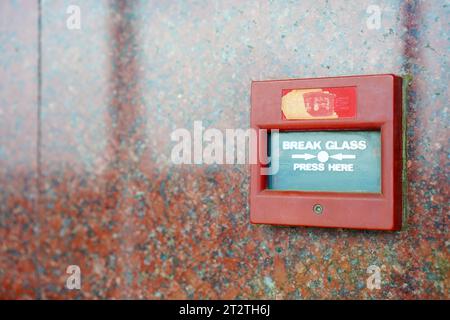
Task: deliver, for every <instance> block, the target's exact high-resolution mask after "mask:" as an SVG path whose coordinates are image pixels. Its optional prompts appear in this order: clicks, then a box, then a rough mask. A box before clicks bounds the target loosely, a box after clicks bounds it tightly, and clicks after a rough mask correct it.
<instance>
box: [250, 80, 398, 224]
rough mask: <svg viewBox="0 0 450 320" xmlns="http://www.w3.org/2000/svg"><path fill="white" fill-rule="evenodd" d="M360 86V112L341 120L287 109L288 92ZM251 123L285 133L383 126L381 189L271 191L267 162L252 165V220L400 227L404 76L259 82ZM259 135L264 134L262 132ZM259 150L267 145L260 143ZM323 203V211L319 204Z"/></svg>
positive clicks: (263, 150) (254, 85)
mask: <svg viewBox="0 0 450 320" xmlns="http://www.w3.org/2000/svg"><path fill="white" fill-rule="evenodd" d="M340 87H355V88H356V113H355V114H354V116H353V117H338V118H335V119H314V118H311V119H302V120H291V119H290V120H288V119H286V118H285V117H284V115H283V112H282V109H281V101H282V96H283V94H284V93H286V92H289V91H290V90H297V89H314V88H340ZM251 90H252V91H251V119H250V122H251V127H252V128H253V129H256V130H258V129H278V130H280V131H292V130H295V131H319V130H379V131H380V132H381V193H376V194H375V193H340V192H309V191H278V190H269V189H267V188H266V186H267V176H264V175H261V174H260V172H261V168H262V167H263V165H262V164H261V163H259V161H258V163H257V164H251V165H250V175H251V180H250V220H251V222H252V223H257V224H272V225H289V226H315V227H329V228H353V229H375V230H398V229H400V228H401V222H402V212H403V201H402V199H403V198H402V170H403V161H402V149H403V141H402V140H403V129H402V128H403V126H402V78H400V77H398V76H395V75H391V74H385V75H367V76H347V77H333V78H316V79H294V80H274V81H254V82H252V89H251ZM257 136H258V138H257V139H259V135H257ZM256 145H257V146H258V154H267V145H264V144H261V145H260V142H259V141H257V143H256ZM316 204H320V205H321V206H322V208H323V212H322V213H321V214H317V213H316V212H314V210H313V207H314V206H315V205H316Z"/></svg>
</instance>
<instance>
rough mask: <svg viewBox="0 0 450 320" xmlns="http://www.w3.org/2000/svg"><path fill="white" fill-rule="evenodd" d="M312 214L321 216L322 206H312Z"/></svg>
mask: <svg viewBox="0 0 450 320" xmlns="http://www.w3.org/2000/svg"><path fill="white" fill-rule="evenodd" d="M313 212H314V213H315V214H322V212H323V207H322V205H320V204H315V205H314V206H313Z"/></svg>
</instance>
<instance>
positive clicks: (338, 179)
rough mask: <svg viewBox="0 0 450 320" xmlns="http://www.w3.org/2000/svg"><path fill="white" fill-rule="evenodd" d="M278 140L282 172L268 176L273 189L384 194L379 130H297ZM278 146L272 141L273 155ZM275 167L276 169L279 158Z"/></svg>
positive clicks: (274, 162)
mask: <svg viewBox="0 0 450 320" xmlns="http://www.w3.org/2000/svg"><path fill="white" fill-rule="evenodd" d="M278 137H279V141H278V144H277V145H278V148H279V149H278V150H279V151H278V153H279V159H278V160H279V161H278V171H276V170H274V171H275V172H276V174H273V175H271V176H268V188H269V189H274V190H301V191H332V192H356V193H357V192H360V193H380V192H381V140H380V132H379V131H295V132H280V133H279V134H278ZM275 140H276V139H275ZM274 147H275V145H274V143H273V142H272V143H271V144H270V145H269V152H270V154H271V155H276V152H275V150H274V149H273V148H274ZM272 166H273V169H276V159H272Z"/></svg>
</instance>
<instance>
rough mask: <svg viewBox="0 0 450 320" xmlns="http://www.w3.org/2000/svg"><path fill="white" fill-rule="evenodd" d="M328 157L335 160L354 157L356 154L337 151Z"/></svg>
mask: <svg viewBox="0 0 450 320" xmlns="http://www.w3.org/2000/svg"><path fill="white" fill-rule="evenodd" d="M330 158H332V159H336V160H344V159H356V156H355V155H354V154H342V153H338V154H335V155H332V156H330Z"/></svg>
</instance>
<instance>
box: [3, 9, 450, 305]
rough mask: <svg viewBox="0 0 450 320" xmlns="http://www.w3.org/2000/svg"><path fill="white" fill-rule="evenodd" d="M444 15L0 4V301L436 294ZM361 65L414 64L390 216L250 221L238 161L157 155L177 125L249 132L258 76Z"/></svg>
mask: <svg viewBox="0 0 450 320" xmlns="http://www.w3.org/2000/svg"><path fill="white" fill-rule="evenodd" d="M75 2H76V3H75ZM70 4H76V5H78V6H79V7H80V9H81V21H82V22H81V30H68V29H67V27H66V19H67V17H68V14H67V13H66V9H67V7H68V5H70ZM371 4H376V5H378V6H379V7H380V8H381V10H382V19H381V27H380V28H379V29H369V28H368V27H367V24H366V23H367V19H368V17H369V14H368V13H367V7H368V6H369V5H371ZM449 16H450V7H449V2H448V1H439V0H436V1H431V0H430V1H394V0H392V1H354V2H353V1H352V2H350V1H317V0H311V1H290V2H287V1H207V2H203V1H201V2H194V1H160V2H156V1H136V2H134V1H127V2H125V1H117V2H113V1H106V0H105V1H81V0H79V1H41V2H37V1H34V2H33V1H25V0H20V1H1V2H0V240H1V243H0V297H1V298H67V297H78V298H289V299H290V298H296V299H297V298H300V299H303V298H305V299H311V298H401V299H403V298H447V299H448V298H450V295H449V273H450V265H449V252H448V249H449V236H448V218H449V212H448V203H449V197H448V195H449V192H448V177H449V154H448V150H449V134H448V128H447V127H448V123H449V117H448V101H449V96H448V84H449V67H448V61H449V33H448V30H449ZM373 73H396V74H411V75H412V77H413V81H412V84H411V86H410V87H409V99H410V104H409V107H408V112H409V114H408V126H409V128H408V132H407V137H408V153H409V160H408V162H407V165H408V182H407V183H408V187H409V192H408V200H409V205H410V213H409V217H408V219H407V221H406V222H407V226H406V227H405V229H404V230H403V231H401V232H396V233H387V232H367V231H366V232H364V231H349V230H326V229H317V228H282V227H272V226H253V225H250V224H249V212H248V182H249V173H248V168H247V167H246V166H244V165H235V166H232V165H222V166H219V165H192V166H188V165H184V166H179V165H173V164H171V162H170V152H171V148H172V146H173V144H172V143H171V141H170V138H169V135H170V133H171V132H172V131H173V130H174V129H175V128H177V127H185V128H188V129H192V126H193V121H194V120H202V121H203V123H204V125H205V126H208V127H215V128H219V129H225V128H248V126H249V109H250V104H249V94H250V82H251V81H252V80H262V79H280V78H299V77H318V76H336V75H349V74H373ZM71 264H76V265H79V266H80V267H81V271H82V289H81V290H79V291H78V290H74V291H69V290H67V289H66V288H65V281H66V277H67V274H66V273H65V270H66V267H67V266H68V265H71ZM370 265H377V266H379V267H381V268H382V273H381V276H382V285H381V289H380V290H369V289H367V288H366V279H367V277H368V274H367V273H366V270H367V267H368V266H370Z"/></svg>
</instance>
